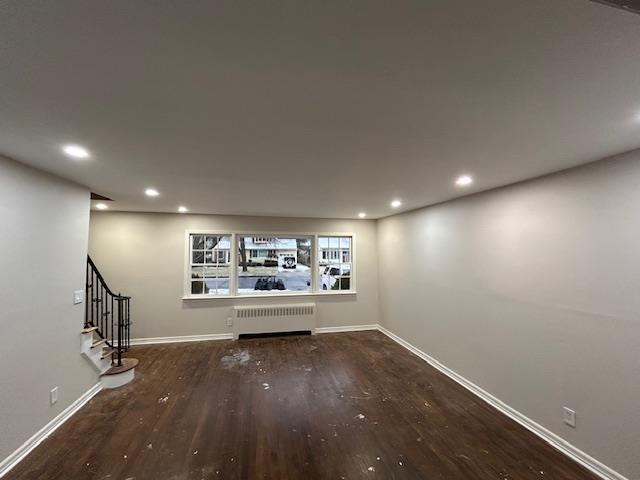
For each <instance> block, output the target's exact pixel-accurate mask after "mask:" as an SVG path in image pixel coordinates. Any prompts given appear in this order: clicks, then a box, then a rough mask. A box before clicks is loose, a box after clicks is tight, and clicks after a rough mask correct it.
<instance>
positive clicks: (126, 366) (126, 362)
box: [102, 358, 138, 376]
mask: <svg viewBox="0 0 640 480" xmlns="http://www.w3.org/2000/svg"><path fill="white" fill-rule="evenodd" d="M137 365H138V359H137V358H123V359H122V365H121V366H117V365H116V366H113V367H111V368H110V369H109V370H107V371H106V372H104V373H103V374H102V376H108V375H117V374H118V373H124V372H128V371H129V370H131V369H132V368H135V367H136V366H137Z"/></svg>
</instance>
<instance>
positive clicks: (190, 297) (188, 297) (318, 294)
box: [182, 290, 358, 300]
mask: <svg viewBox="0 0 640 480" xmlns="http://www.w3.org/2000/svg"><path fill="white" fill-rule="evenodd" d="M357 293H358V292H356V291H355V290H345V291H336V292H332V291H326V292H304V293H272V294H256V295H246V294H245V295H185V296H183V297H182V300H223V299H224V300H235V299H238V298H239V299H243V300H244V299H245V298H282V297H332V296H336V295H338V296H340V295H357Z"/></svg>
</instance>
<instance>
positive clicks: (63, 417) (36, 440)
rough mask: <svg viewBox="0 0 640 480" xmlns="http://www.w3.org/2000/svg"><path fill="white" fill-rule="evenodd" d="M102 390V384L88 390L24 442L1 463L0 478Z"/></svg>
mask: <svg viewBox="0 0 640 480" xmlns="http://www.w3.org/2000/svg"><path fill="white" fill-rule="evenodd" d="M100 390H102V384H100V383H96V384H95V385H94V386H93V387H91V388H90V389H89V390H87V391H86V392H85V393H84V394H82V396H81V397H80V398H78V399H77V400H76V401H74V402H73V403H72V404H71V405H69V406H68V407H67V408H65V409H64V410H63V411H62V412H60V413H59V414H58V415H57V416H56V417H55V418H54V419H53V420H51V421H50V422H49V423H47V424H46V425H45V426H44V427H42V428H41V429H40V430H38V431H37V432H36V433H35V434H34V435H33V436H32V437H31V438H29V439H28V440H27V441H26V442H24V443H23V444H22V445H21V446H20V447H19V448H18V449H17V450H16V451H15V452H13V453H12V454H11V455H9V456H8V457H7V458H5V459H4V460H3V461H2V462H0V477H3V476H4V475H5V474H7V473H9V470H11V469H12V468H13V467H15V466H16V465H17V464H18V463H20V462H21V461H22V460H23V459H24V458H25V457H26V456H27V455H29V453H30V452H31V451H32V450H33V449H34V448H36V447H37V446H38V445H40V443H42V441H43V440H45V439H46V438H47V437H48V436H49V435H51V434H52V433H53V432H55V431H56V429H57V428H58V427H59V426H60V425H62V424H63V423H64V422H66V421H67V420H68V419H69V418H70V417H71V416H72V415H73V414H74V413H76V412H77V411H78V410H80V409H81V408H82V406H83V405H84V404H85V403H87V402H88V401H89V400H91V399H92V398H93V397H94V396H95V395H96V394H97V393H98V392H100Z"/></svg>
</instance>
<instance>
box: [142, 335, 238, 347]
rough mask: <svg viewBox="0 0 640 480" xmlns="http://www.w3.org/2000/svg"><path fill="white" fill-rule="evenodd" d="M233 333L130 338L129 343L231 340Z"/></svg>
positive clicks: (147, 343)
mask: <svg viewBox="0 0 640 480" xmlns="http://www.w3.org/2000/svg"><path fill="white" fill-rule="evenodd" d="M232 339H233V333H209V334H207V335H184V336H180V337H149V338H132V339H131V345H153V344H156V343H181V342H206V341H209V340H232Z"/></svg>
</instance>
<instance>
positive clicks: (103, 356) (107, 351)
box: [100, 348, 115, 359]
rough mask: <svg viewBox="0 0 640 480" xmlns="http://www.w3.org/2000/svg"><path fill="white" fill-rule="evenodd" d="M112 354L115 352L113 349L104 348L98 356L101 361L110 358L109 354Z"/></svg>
mask: <svg viewBox="0 0 640 480" xmlns="http://www.w3.org/2000/svg"><path fill="white" fill-rule="evenodd" d="M114 352H115V350H114V349H113V348H105V349H104V350H103V351H102V355H100V358H101V359H105V358H107V357H109V356H111V354H112V353H114Z"/></svg>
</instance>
